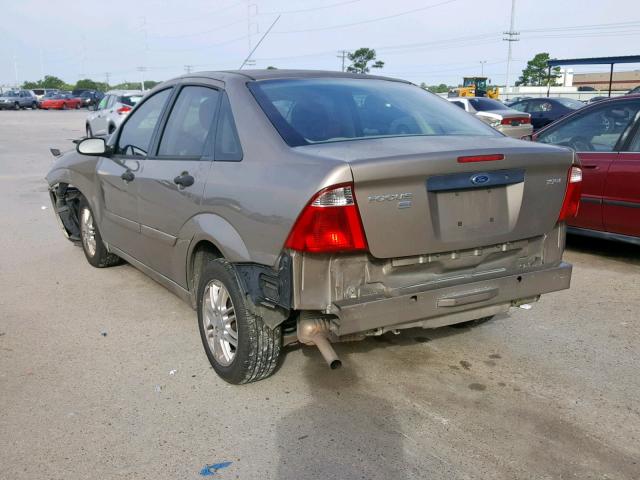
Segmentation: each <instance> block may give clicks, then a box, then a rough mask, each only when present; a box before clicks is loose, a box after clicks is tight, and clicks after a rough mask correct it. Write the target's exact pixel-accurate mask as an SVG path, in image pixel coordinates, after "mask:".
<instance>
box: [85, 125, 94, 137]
mask: <svg viewBox="0 0 640 480" xmlns="http://www.w3.org/2000/svg"><path fill="white" fill-rule="evenodd" d="M86 130H87V138H91V137H93V131H92V130H91V125H89V124H87V128H86Z"/></svg>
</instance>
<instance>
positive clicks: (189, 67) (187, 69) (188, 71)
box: [184, 65, 193, 75]
mask: <svg viewBox="0 0 640 480" xmlns="http://www.w3.org/2000/svg"><path fill="white" fill-rule="evenodd" d="M191 70H193V65H185V66H184V71H185V73H186V74H187V75H188V74H189V73H191Z"/></svg>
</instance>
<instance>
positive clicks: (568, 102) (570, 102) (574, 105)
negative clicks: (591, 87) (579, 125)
mask: <svg viewBox="0 0 640 480" xmlns="http://www.w3.org/2000/svg"><path fill="white" fill-rule="evenodd" d="M556 100H557V101H558V103H560V104H562V105H564V106H565V107H567V108H570V109H572V110H578V109H579V108H582V107H584V103H582V102H579V101H578V100H574V99H573V98H563V97H560V98H556Z"/></svg>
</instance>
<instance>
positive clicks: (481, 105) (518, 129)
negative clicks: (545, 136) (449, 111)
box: [447, 97, 533, 138]
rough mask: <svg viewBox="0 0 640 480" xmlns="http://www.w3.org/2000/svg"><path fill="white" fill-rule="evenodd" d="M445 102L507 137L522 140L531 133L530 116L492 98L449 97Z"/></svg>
mask: <svg viewBox="0 0 640 480" xmlns="http://www.w3.org/2000/svg"><path fill="white" fill-rule="evenodd" d="M447 100H449V101H450V102H452V103H453V104H454V105H456V106H458V107H460V108H462V109H463V110H464V111H465V112H469V113H471V114H473V115H475V116H477V117H478V118H479V119H480V120H482V121H483V122H485V123H488V124H489V125H491V126H492V127H493V128H495V129H496V130H498V131H499V132H502V133H504V134H505V135H507V136H508V137H513V138H523V137H527V136H529V135H531V134H532V133H533V125H531V115H530V114H528V113H525V112H519V111H518V110H514V109H512V108H509V107H508V106H506V105H505V104H503V103H501V102H499V101H497V100H493V99H492V98H485V97H451V98H447Z"/></svg>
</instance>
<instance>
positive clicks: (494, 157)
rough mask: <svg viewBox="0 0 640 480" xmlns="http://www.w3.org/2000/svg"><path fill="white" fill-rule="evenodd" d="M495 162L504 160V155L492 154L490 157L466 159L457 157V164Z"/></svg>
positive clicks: (472, 156) (473, 156)
mask: <svg viewBox="0 0 640 480" xmlns="http://www.w3.org/2000/svg"><path fill="white" fill-rule="evenodd" d="M496 160H504V155H503V154H501V153H493V154H491V155H470V156H467V157H458V163H471V162H495V161H496Z"/></svg>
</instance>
